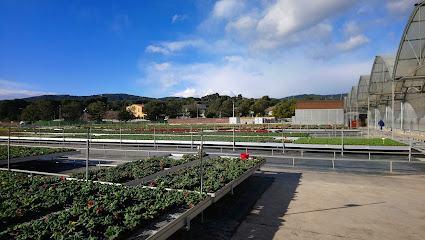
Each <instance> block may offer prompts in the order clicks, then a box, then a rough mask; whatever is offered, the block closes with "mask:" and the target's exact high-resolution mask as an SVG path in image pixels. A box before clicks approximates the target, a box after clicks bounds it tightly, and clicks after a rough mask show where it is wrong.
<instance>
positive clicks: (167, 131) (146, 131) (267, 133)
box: [19, 128, 308, 137]
mask: <svg viewBox="0 0 425 240" xmlns="http://www.w3.org/2000/svg"><path fill="white" fill-rule="evenodd" d="M154 132H155V134H156V135H161V134H164V135H191V134H193V135H200V134H201V131H200V129H192V131H190V129H159V130H154V129H135V130H131V129H122V131H120V130H119V129H103V130H91V131H90V133H91V134H108V135H112V134H117V135H119V134H122V135H129V134H137V135H142V134H146V135H152V134H153V133H154ZM19 133H20V134H27V135H28V136H32V135H38V134H39V132H37V131H33V130H31V131H30V130H28V131H21V132H19ZM40 133H41V134H43V133H44V134H46V133H48V134H60V135H61V136H63V135H62V134H63V133H66V136H68V135H69V134H70V133H71V134H72V133H74V134H76V133H79V134H78V135H86V134H87V130H84V129H82V130H80V129H65V130H64V131H62V130H61V129H44V130H43V131H41V132H40ZM203 134H204V135H233V130H232V129H228V128H227V129H221V130H210V131H204V132H203ZM235 135H236V136H282V133H279V132H271V131H268V130H254V131H251V130H241V129H238V130H235ZM283 135H284V136H286V137H306V136H307V135H308V134H307V133H292V132H290V131H289V130H287V132H284V133H283Z"/></svg>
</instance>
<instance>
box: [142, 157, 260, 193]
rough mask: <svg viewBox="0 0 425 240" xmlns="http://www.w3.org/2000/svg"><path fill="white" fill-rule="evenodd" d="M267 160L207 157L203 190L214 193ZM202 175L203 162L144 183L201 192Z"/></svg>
mask: <svg viewBox="0 0 425 240" xmlns="http://www.w3.org/2000/svg"><path fill="white" fill-rule="evenodd" d="M265 162H266V160H265V158H263V157H252V158H249V159H240V158H222V157H214V158H208V159H205V160H203V162H202V173H203V182H202V184H203V191H204V192H206V193H211V194H213V193H215V192H217V191H218V190H219V189H222V188H224V187H225V186H226V184H228V183H232V182H233V181H235V180H236V179H239V177H240V176H245V175H247V174H248V173H250V174H252V173H253V172H255V170H257V169H258V168H260V167H261V166H262V165H264V164H265ZM200 176H201V163H197V164H194V165H193V166H192V167H182V168H180V169H179V170H178V171H175V172H171V173H169V174H167V175H165V176H159V177H157V178H156V179H154V180H152V181H150V182H145V183H142V184H143V185H144V186H148V187H166V188H169V189H184V190H191V191H198V192H199V191H200V190H201V179H200ZM242 181H243V180H242ZM238 183H239V182H238ZM213 197H214V196H213Z"/></svg>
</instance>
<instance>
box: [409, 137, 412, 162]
mask: <svg viewBox="0 0 425 240" xmlns="http://www.w3.org/2000/svg"><path fill="white" fill-rule="evenodd" d="M411 159H412V137H409V162H410V160H411Z"/></svg>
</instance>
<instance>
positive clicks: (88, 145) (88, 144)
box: [86, 127, 90, 181]
mask: <svg viewBox="0 0 425 240" xmlns="http://www.w3.org/2000/svg"><path fill="white" fill-rule="evenodd" d="M89 136H90V127H89V128H88V129H87V151H86V181H88V180H89V155H90V138H89Z"/></svg>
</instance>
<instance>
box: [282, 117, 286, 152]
mask: <svg viewBox="0 0 425 240" xmlns="http://www.w3.org/2000/svg"><path fill="white" fill-rule="evenodd" d="M282 153H285V137H284V136H283V122H282Z"/></svg>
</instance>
